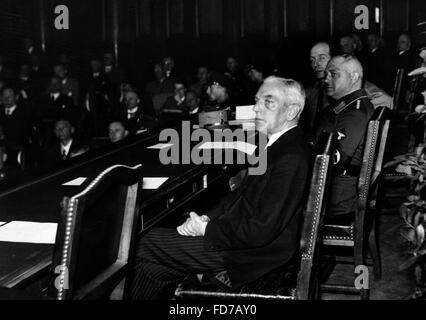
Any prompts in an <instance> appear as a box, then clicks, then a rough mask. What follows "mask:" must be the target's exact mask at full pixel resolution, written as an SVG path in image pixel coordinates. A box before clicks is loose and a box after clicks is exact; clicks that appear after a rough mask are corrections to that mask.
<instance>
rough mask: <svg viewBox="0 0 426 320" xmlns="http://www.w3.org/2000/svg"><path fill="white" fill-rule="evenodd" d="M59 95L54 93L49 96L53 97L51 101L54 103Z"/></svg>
mask: <svg viewBox="0 0 426 320" xmlns="http://www.w3.org/2000/svg"><path fill="white" fill-rule="evenodd" d="M60 94H61V93H60V92H55V93H51V94H50V96H51V97H53V99H54V100H55V101H56V99H58V98H59V95H60Z"/></svg>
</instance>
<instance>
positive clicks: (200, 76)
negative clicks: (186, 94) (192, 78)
mask: <svg viewBox="0 0 426 320" xmlns="http://www.w3.org/2000/svg"><path fill="white" fill-rule="evenodd" d="M208 82H209V69H208V68H207V67H204V66H201V67H199V68H198V70H197V82H196V83H194V84H193V85H192V86H191V87H190V90H193V91H195V92H196V93H197V95H198V96H199V97H200V100H201V105H204V104H205V103H206V102H207V100H208V97H207V93H206V91H207V85H208Z"/></svg>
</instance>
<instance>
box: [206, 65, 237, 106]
mask: <svg viewBox="0 0 426 320" xmlns="http://www.w3.org/2000/svg"><path fill="white" fill-rule="evenodd" d="M231 88H232V83H231V82H230V80H229V78H228V77H227V76H224V75H223V74H220V73H213V74H212V75H211V77H210V82H209V85H208V87H207V95H208V96H209V100H210V102H209V107H206V109H208V110H219V109H224V108H228V107H231V108H234V107H235V104H234V102H233V100H232V92H231Z"/></svg>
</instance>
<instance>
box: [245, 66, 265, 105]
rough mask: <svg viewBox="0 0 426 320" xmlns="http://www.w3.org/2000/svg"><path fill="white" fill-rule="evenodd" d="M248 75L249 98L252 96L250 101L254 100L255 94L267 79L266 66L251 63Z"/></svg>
mask: <svg viewBox="0 0 426 320" xmlns="http://www.w3.org/2000/svg"><path fill="white" fill-rule="evenodd" d="M248 76H249V80H250V81H249V83H248V90H246V91H247V94H248V97H247V98H250V102H253V99H254V96H255V95H256V93H257V91H258V90H259V88H260V86H261V85H262V83H263V80H264V79H265V68H264V67H263V66H261V65H260V64H251V65H249V66H248Z"/></svg>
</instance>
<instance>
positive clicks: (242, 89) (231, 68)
mask: <svg viewBox="0 0 426 320" xmlns="http://www.w3.org/2000/svg"><path fill="white" fill-rule="evenodd" d="M224 75H225V76H227V77H229V79H231V87H230V90H231V91H232V95H233V97H234V99H233V100H234V101H238V103H240V102H241V103H242V104H245V103H246V100H247V96H246V94H247V92H246V91H247V90H246V87H247V79H246V77H245V75H244V71H243V70H242V68H241V66H240V63H239V62H238V60H237V59H236V58H235V57H232V56H230V57H228V58H227V59H226V69H225V73H224ZM257 89H259V87H257ZM256 92H257V91H256ZM256 92H254V93H252V95H251V96H250V98H253V97H254V95H255V94H256ZM252 100H253V99H250V100H249V101H250V103H252V102H253V101H252Z"/></svg>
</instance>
